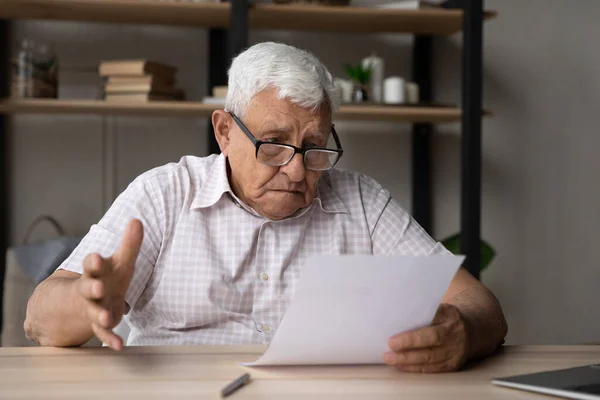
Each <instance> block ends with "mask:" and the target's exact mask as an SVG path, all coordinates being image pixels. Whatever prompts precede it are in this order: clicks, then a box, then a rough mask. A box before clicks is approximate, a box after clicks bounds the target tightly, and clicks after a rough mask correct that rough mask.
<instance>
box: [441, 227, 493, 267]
mask: <svg viewBox="0 0 600 400" xmlns="http://www.w3.org/2000/svg"><path fill="white" fill-rule="evenodd" d="M441 243H442V244H443V245H444V247H445V248H447V249H448V250H449V251H450V252H451V253H452V254H461V250H460V232H459V233H456V234H454V235H452V236H449V237H447V238H445V239H444V240H442V241H441ZM480 246H481V250H480V251H481V261H480V271H483V270H484V269H486V268H487V267H488V266H489V265H490V263H491V262H492V261H493V260H494V257H495V256H496V251H495V250H494V249H493V248H492V246H490V245H489V244H488V243H486V242H485V241H483V240H482V241H481V244H480Z"/></svg>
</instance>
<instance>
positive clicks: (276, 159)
mask: <svg viewBox="0 0 600 400" xmlns="http://www.w3.org/2000/svg"><path fill="white" fill-rule="evenodd" d="M293 155H294V149H292V148H291V147H287V146H284V145H281V144H271V143H263V144H261V145H260V147H259V148H258V154H257V155H256V159H257V160H258V161H260V162H261V163H263V164H267V165H273V166H276V165H283V164H285V163H287V162H288V161H289V160H290V158H292V156H293Z"/></svg>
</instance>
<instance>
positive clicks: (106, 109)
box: [0, 99, 219, 117]
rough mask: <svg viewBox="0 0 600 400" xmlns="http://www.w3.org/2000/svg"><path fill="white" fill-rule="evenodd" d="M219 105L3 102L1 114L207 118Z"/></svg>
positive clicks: (88, 101)
mask: <svg viewBox="0 0 600 400" xmlns="http://www.w3.org/2000/svg"><path fill="white" fill-rule="evenodd" d="M218 108H219V105H218V104H204V103H199V102H184V101H182V102H149V103H142V104H131V103H118V102H106V101H103V100H51V99H27V100H12V99H8V100H2V101H0V113H2V114H94V115H141V116H161V117H208V116H210V115H211V114H212V112H213V111H214V110H216V109H218Z"/></svg>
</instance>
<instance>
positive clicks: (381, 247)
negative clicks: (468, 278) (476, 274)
mask: <svg viewBox="0 0 600 400" xmlns="http://www.w3.org/2000/svg"><path fill="white" fill-rule="evenodd" d="M370 189H371V190H370V191H371V193H370V194H368V195H367V197H368V198H369V201H368V202H365V212H366V217H367V223H368V225H369V226H370V230H371V232H370V233H371V240H372V242H373V254H407V255H432V254H450V252H449V251H448V250H447V249H446V248H445V247H444V246H443V245H442V244H441V243H439V242H436V241H435V240H434V239H433V238H432V237H431V236H429V234H428V233H427V232H426V231H425V230H424V229H423V228H422V227H421V226H420V225H419V224H418V223H417V221H415V219H414V218H412V217H411V216H410V214H409V213H407V212H406V211H404V210H403V209H402V207H400V205H399V204H398V202H397V201H396V200H394V199H393V198H392V196H391V195H390V193H389V192H388V191H387V190H385V189H383V188H381V187H380V186H379V187H373V186H372V187H371V188H370ZM373 189H377V190H373Z"/></svg>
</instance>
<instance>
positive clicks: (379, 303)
mask: <svg viewBox="0 0 600 400" xmlns="http://www.w3.org/2000/svg"><path fill="white" fill-rule="evenodd" d="M463 260H464V257H462V256H453V255H435V256H372V255H344V256H317V257H312V258H310V259H308V261H307V263H306V265H305V266H304V269H303V271H302V278H301V280H300V282H299V283H298V285H297V287H296V293H295V295H294V298H293V299H292V302H291V304H290V306H289V308H288V310H287V312H286V313H285V316H284V318H283V320H282V321H281V324H280V326H279V328H278V329H277V333H276V334H275V337H274V338H273V340H272V341H271V344H270V346H269V348H268V349H267V351H266V352H265V353H264V354H263V356H262V357H261V358H260V359H259V360H258V361H256V362H253V363H246V364H244V365H248V366H260V365H309V364H310V365H323V364H382V363H383V354H384V353H385V352H387V351H389V348H388V346H387V343H388V339H389V338H390V337H391V336H393V335H396V334H398V333H401V332H406V331H410V330H414V329H417V328H421V327H425V326H428V325H430V324H431V322H432V320H433V317H434V316H435V313H436V311H437V308H438V306H439V304H440V302H441V301H442V298H443V297H444V294H445V293H446V289H447V288H448V286H449V284H450V281H451V280H452V278H453V277H454V275H455V274H456V272H457V270H458V268H459V266H460V265H461V263H462V262H463Z"/></svg>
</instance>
